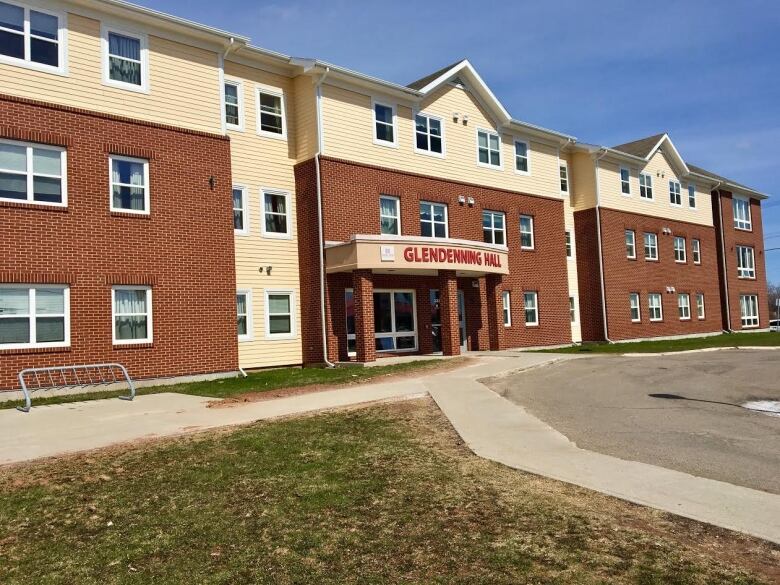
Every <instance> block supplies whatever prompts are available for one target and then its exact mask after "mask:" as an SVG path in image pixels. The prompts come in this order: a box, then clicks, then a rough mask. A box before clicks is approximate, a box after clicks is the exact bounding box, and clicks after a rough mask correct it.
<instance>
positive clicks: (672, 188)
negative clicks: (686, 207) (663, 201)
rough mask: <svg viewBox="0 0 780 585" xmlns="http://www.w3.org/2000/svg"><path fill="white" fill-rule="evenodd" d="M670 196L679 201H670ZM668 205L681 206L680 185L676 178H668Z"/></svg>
mask: <svg viewBox="0 0 780 585" xmlns="http://www.w3.org/2000/svg"><path fill="white" fill-rule="evenodd" d="M672 196H676V197H675V198H676V199H679V200H680V202H679V203H675V202H674V201H672ZM669 205H671V206H672V207H682V206H683V204H682V185H681V184H680V181H678V180H677V179H669Z"/></svg>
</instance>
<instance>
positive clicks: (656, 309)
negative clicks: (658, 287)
mask: <svg viewBox="0 0 780 585" xmlns="http://www.w3.org/2000/svg"><path fill="white" fill-rule="evenodd" d="M647 310H648V312H649V314H650V320H651V321H663V319H664V311H663V307H662V305H661V295H660V294H659V293H650V294H649V295H647Z"/></svg>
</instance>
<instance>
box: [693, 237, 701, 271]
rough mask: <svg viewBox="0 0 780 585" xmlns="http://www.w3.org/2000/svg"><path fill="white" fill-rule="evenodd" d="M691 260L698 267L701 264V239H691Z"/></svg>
mask: <svg viewBox="0 0 780 585" xmlns="http://www.w3.org/2000/svg"><path fill="white" fill-rule="evenodd" d="M691 260H693V263H694V264H695V265H697V266H698V265H700V264H701V240H700V239H699V238H691Z"/></svg>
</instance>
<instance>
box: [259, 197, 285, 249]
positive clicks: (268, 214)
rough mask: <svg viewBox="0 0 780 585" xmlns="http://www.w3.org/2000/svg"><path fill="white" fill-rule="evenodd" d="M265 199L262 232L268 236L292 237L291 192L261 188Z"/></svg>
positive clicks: (263, 199)
mask: <svg viewBox="0 0 780 585" xmlns="http://www.w3.org/2000/svg"><path fill="white" fill-rule="evenodd" d="M260 192H261V194H262V201H263V224H262V233H263V235H264V236H266V237H268V238H290V237H292V236H291V234H292V232H291V227H292V226H291V225H290V223H291V222H290V193H289V192H288V191H278V190H276V189H261V190H260Z"/></svg>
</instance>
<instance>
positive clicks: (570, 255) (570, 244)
mask: <svg viewBox="0 0 780 585" xmlns="http://www.w3.org/2000/svg"><path fill="white" fill-rule="evenodd" d="M563 233H564V234H565V237H566V248H567V250H566V259H567V260H569V261H570V262H572V261H574V259H575V258H576V254H575V253H574V232H573V231H572V230H570V229H565V230H564V231H563Z"/></svg>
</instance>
